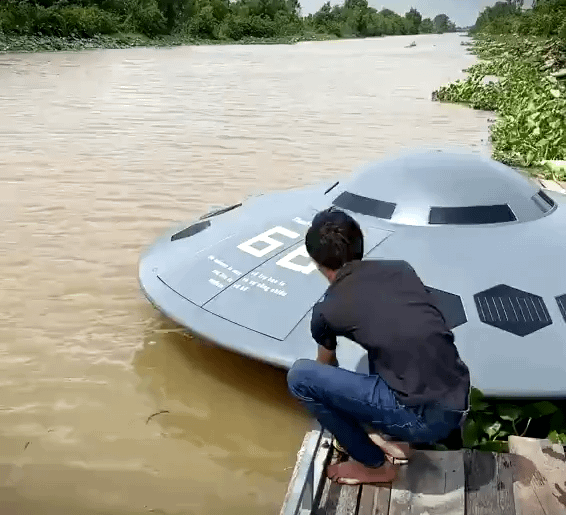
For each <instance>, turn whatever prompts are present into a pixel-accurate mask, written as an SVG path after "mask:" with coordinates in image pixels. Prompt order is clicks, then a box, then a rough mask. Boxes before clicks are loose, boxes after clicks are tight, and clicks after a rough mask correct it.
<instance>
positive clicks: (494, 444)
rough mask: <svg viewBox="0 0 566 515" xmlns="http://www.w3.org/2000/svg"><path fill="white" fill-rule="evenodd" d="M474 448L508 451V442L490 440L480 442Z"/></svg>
mask: <svg viewBox="0 0 566 515" xmlns="http://www.w3.org/2000/svg"><path fill="white" fill-rule="evenodd" d="M476 449H478V450H480V451H490V452H509V444H508V443H507V442H501V441H497V440H493V441H491V442H483V443H480V444H479V445H477V446H476Z"/></svg>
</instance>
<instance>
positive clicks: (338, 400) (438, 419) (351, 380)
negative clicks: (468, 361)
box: [287, 359, 466, 467]
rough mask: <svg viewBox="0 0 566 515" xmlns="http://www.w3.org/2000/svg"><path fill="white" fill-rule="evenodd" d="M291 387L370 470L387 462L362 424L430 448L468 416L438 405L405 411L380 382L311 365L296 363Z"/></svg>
mask: <svg viewBox="0 0 566 515" xmlns="http://www.w3.org/2000/svg"><path fill="white" fill-rule="evenodd" d="M287 384H288V386H289V391H290V392H291V394H292V395H293V396H294V397H296V398H297V399H298V400H299V401H300V402H301V403H302V404H303V405H304V406H305V407H306V408H307V409H308V411H309V412H310V413H311V414H312V415H313V416H314V417H315V418H316V419H317V420H318V422H319V423H320V425H321V426H322V427H324V428H326V429H327V430H328V431H330V432H331V433H332V434H333V435H334V436H335V437H336V439H337V440H338V441H339V442H340V445H342V446H343V447H344V448H345V449H346V451H347V452H348V454H349V455H350V456H351V457H352V458H354V459H355V460H356V461H359V462H360V463H363V464H364V465H366V466H368V467H379V466H381V465H382V464H383V463H384V461H385V456H384V454H383V451H382V450H381V449H380V448H379V447H378V446H377V445H375V444H374V443H373V442H372V441H371V440H370V438H369V436H368V434H367V433H366V431H365V430H364V428H363V427H362V424H366V425H369V426H371V427H373V428H375V429H376V430H377V431H379V432H381V433H383V434H385V435H388V436H390V437H391V438H392V439H394V440H400V441H403V442H410V443H427V444H432V443H435V442H438V441H439V440H442V439H444V438H446V437H447V436H448V435H449V434H450V433H451V432H452V431H453V430H454V429H457V428H458V427H459V426H460V427H461V424H462V423H463V420H464V417H465V414H466V412H465V411H450V410H446V409H443V408H441V407H439V406H434V405H423V406H404V405H402V404H400V403H399V402H398V401H397V399H396V397H395V395H394V393H393V390H391V388H389V386H388V385H387V384H386V383H385V381H384V380H383V379H382V378H381V377H380V376H378V375H367V374H360V373H356V372H350V371H349V370H345V369H343V368H337V367H333V366H330V365H323V364H322V363H319V362H317V361H313V360H310V359H299V360H297V361H296V362H295V363H294V365H293V366H292V367H291V369H290V370H289V372H288V373H287Z"/></svg>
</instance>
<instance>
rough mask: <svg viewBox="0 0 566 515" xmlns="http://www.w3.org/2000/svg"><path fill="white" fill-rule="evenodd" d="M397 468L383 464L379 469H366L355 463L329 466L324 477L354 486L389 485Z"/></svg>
mask: <svg viewBox="0 0 566 515" xmlns="http://www.w3.org/2000/svg"><path fill="white" fill-rule="evenodd" d="M398 468H399V467H398V466H396V465H392V464H391V463H389V462H387V461H386V462H385V463H384V464H383V465H382V466H381V467H378V468H374V467H366V466H365V465H363V464H361V463H359V462H357V461H353V460H351V461H346V462H344V463H336V464H334V465H329V466H328V468H327V469H326V475H327V476H328V477H329V478H330V479H332V480H333V481H336V482H337V483H342V484H350V485H356V484H361V483H391V481H393V480H394V479H395V478H396V477H397V471H398Z"/></svg>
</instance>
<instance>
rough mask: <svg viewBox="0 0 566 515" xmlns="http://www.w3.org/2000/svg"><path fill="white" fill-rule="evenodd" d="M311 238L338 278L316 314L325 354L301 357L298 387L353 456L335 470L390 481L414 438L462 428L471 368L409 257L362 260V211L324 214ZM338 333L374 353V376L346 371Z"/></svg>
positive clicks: (345, 478) (326, 269) (316, 257)
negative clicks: (340, 365)
mask: <svg viewBox="0 0 566 515" xmlns="http://www.w3.org/2000/svg"><path fill="white" fill-rule="evenodd" d="M305 239H306V248H307V251H308V253H309V255H310V256H311V258H312V259H313V261H314V262H315V263H316V264H317V267H318V269H319V271H320V272H321V273H322V274H323V275H324V276H325V277H326V278H327V279H328V281H329V282H330V285H329V287H328V289H327V290H326V294H325V296H324V298H323V300H322V301H320V302H319V303H317V304H316V305H315V307H314V309H313V314H312V320H311V332H312V336H313V338H314V340H315V341H316V342H317V343H318V358H317V360H316V361H312V360H308V359H300V360H298V361H296V362H295V364H294V365H293V367H292V368H291V369H290V370H289V372H288V375H287V382H288V385H289V390H290V392H291V394H292V395H293V396H294V397H296V398H297V399H298V400H299V401H300V402H301V403H302V404H303V405H304V406H305V407H306V408H307V409H308V411H309V412H310V413H311V414H312V415H313V416H314V417H316V419H317V420H318V421H319V423H320V424H321V425H322V426H323V427H324V428H326V429H328V431H330V432H331V433H332V434H333V435H334V437H335V440H338V442H339V444H340V445H341V446H342V447H343V448H344V449H345V451H346V452H347V454H349V456H350V457H351V458H352V459H351V460H350V461H346V462H343V463H338V464H334V465H331V466H329V467H328V469H327V475H328V477H330V478H331V479H332V480H334V481H337V482H339V483H345V484H360V483H382V482H390V481H392V480H393V479H394V478H395V477H396V474H397V471H398V466H399V463H403V462H406V461H407V458H408V457H409V456H410V452H411V447H410V443H429V444H431V443H435V442H438V441H439V440H442V439H444V438H446V437H447V436H448V435H449V434H450V433H451V432H452V431H453V430H454V429H457V428H458V427H461V425H462V424H463V422H464V419H465V416H466V414H467V411H468V409H469V404H468V403H469V394H470V377H469V371H468V368H467V367H466V365H465V364H464V363H463V362H462V360H461V359H460V357H459V355H458V350H457V348H456V346H455V345H454V335H453V333H452V332H451V331H450V330H449V329H448V327H447V325H446V322H445V320H444V317H443V316H442V314H441V313H440V311H439V310H438V308H437V307H436V305H435V303H434V301H433V299H432V298H431V296H430V293H429V292H428V291H427V290H426V289H425V287H424V285H423V283H422V282H421V280H420V279H419V277H418V276H417V274H416V273H415V271H414V270H413V268H412V267H411V266H410V265H409V264H408V263H407V262H405V261H401V260H398V261H393V260H362V257H363V253H364V250H363V248H364V242H363V235H362V231H361V229H360V226H359V225H358V223H357V222H356V221H355V220H354V219H353V218H352V217H350V216H349V215H347V214H346V213H344V212H342V211H339V210H336V209H334V208H330V209H328V210H326V211H322V212H320V213H318V214H317V215H316V216H315V217H314V219H313V221H312V225H311V227H310V228H309V230H308V232H307V235H306V238H305ZM337 336H344V337H347V338H349V339H350V340H352V341H354V342H356V343H357V344H359V345H361V346H362V347H363V348H364V349H366V350H367V352H368V360H369V374H361V373H356V372H351V371H349V370H345V369H342V368H338V361H337V359H336V337H337ZM395 441H399V442H406V443H405V444H401V443H399V444H396V443H395ZM395 458H397V459H399V462H396V460H395Z"/></svg>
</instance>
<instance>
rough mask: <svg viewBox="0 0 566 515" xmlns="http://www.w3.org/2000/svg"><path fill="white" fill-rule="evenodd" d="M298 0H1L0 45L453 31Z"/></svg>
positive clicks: (351, 2)
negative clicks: (311, 6)
mask: <svg viewBox="0 0 566 515" xmlns="http://www.w3.org/2000/svg"><path fill="white" fill-rule="evenodd" d="M300 10H301V6H300V4H299V2H298V0H235V1H230V0H7V1H5V2H2V3H1V4H0V51H37V50H61V49H82V48H97V47H103V48H124V47H128V46H141V45H144V46H163V45H167V46H171V45H176V44H198V43H226V42H230V43H233V42H239V43H258V42H261V43H294V42H297V41H303V40H314V39H316V40H320V39H334V38H341V37H367V36H384V35H395V34H419V33H432V32H437V33H442V32H449V31H456V30H457V29H456V26H455V25H454V23H452V22H451V21H450V19H449V18H448V16H447V15H445V14H439V15H438V16H436V17H435V18H434V20H431V19H430V18H425V19H424V20H423V19H422V16H421V14H420V13H419V12H418V11H417V10H416V9H414V8H411V9H410V10H409V12H407V13H406V14H405V16H400V15H398V14H396V13H394V12H393V11H391V10H389V9H383V10H381V11H380V12H377V11H376V9H374V8H372V7H369V6H368V3H367V0H345V3H344V5H341V6H334V7H331V6H330V2H327V3H326V4H324V5H323V6H322V7H321V8H320V9H319V11H318V12H317V13H315V14H314V15H309V16H306V17H302V16H301V13H300Z"/></svg>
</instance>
